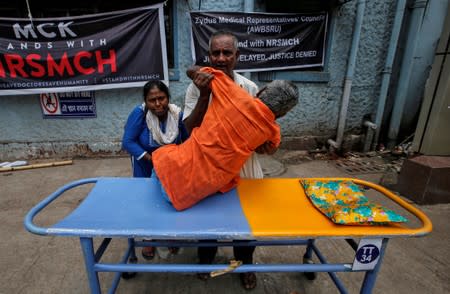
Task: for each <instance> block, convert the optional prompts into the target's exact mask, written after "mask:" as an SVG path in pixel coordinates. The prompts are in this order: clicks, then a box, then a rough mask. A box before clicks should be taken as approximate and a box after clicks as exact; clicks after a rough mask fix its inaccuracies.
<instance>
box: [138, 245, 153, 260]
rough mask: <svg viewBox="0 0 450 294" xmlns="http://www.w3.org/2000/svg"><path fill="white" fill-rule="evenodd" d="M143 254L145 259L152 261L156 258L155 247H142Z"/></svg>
mask: <svg viewBox="0 0 450 294" xmlns="http://www.w3.org/2000/svg"><path fill="white" fill-rule="evenodd" d="M141 254H142V257H143V258H145V259H147V260H151V259H153V257H155V247H153V246H147V247H142V251H141Z"/></svg>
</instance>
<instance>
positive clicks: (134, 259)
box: [121, 257, 138, 280]
mask: <svg viewBox="0 0 450 294" xmlns="http://www.w3.org/2000/svg"><path fill="white" fill-rule="evenodd" d="M137 260H138V259H137V257H130V258H129V259H128V261H129V262H130V263H137ZM136 274H137V273H129V272H124V273H122V275H121V277H122V279H124V280H129V279H132V278H134V277H135V276H136Z"/></svg>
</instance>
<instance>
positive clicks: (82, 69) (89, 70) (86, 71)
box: [73, 51, 95, 75]
mask: <svg viewBox="0 0 450 294" xmlns="http://www.w3.org/2000/svg"><path fill="white" fill-rule="evenodd" d="M91 56H92V53H91V52H87V51H81V52H78V53H77V54H76V55H75V57H74V58H73V66H75V68H76V69H77V70H78V71H79V72H80V73H82V74H85V75H89V74H91V73H93V72H95V69H93V68H92V67H83V66H82V65H81V58H91Z"/></svg>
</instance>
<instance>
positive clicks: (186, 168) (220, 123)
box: [152, 68, 280, 210]
mask: <svg viewBox="0 0 450 294" xmlns="http://www.w3.org/2000/svg"><path fill="white" fill-rule="evenodd" d="M202 70H203V71H205V72H208V73H211V74H213V75H214V78H213V80H212V81H211V90H212V99H211V103H210V105H209V107H208V110H207V112H206V114H205V117H204V119H203V122H202V124H201V125H200V127H198V128H194V129H193V130H192V133H191V136H190V137H189V139H188V140H186V141H185V142H184V143H183V144H181V145H173V144H171V145H166V146H163V147H161V148H159V149H158V150H156V151H154V152H153V154H152V159H153V166H154V169H155V171H156V173H157V175H158V177H159V179H160V181H161V184H162V186H163V187H164V189H165V191H166V192H167V194H168V195H169V198H170V200H171V202H172V204H173V206H174V207H175V208H176V209H177V210H183V209H186V208H189V207H191V206H192V205H194V204H195V203H197V202H199V201H200V200H202V199H203V198H205V197H207V196H209V195H211V194H214V193H216V192H227V191H229V190H231V189H232V188H234V187H235V186H236V185H237V183H238V181H239V171H240V169H241V168H242V166H243V165H244V163H245V161H246V160H247V159H248V158H249V157H250V155H251V154H252V152H253V151H254V150H255V149H256V148H257V147H258V146H260V145H261V144H263V143H264V142H266V141H268V142H270V143H271V144H273V145H274V147H277V146H278V145H279V144H280V127H279V126H278V124H277V123H276V122H275V116H274V114H273V113H272V111H271V110H270V109H269V108H268V107H267V106H266V105H265V104H263V103H262V102H261V101H260V100H259V99H257V98H254V97H253V96H251V95H250V94H248V93H247V92H246V91H245V90H244V89H242V88H241V87H239V86H238V85H236V84H235V83H234V81H233V80H231V79H230V78H229V77H228V76H227V75H225V74H224V73H223V72H222V71H219V70H215V69H213V68H203V69H202Z"/></svg>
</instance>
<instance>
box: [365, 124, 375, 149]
mask: <svg viewBox="0 0 450 294" xmlns="http://www.w3.org/2000/svg"><path fill="white" fill-rule="evenodd" d="M363 126H365V127H367V132H366V140H365V141H364V147H363V152H368V151H369V149H370V142H372V139H373V135H374V131H376V130H377V129H378V128H377V125H376V124H374V123H373V122H371V121H368V120H366V121H364V123H363Z"/></svg>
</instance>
